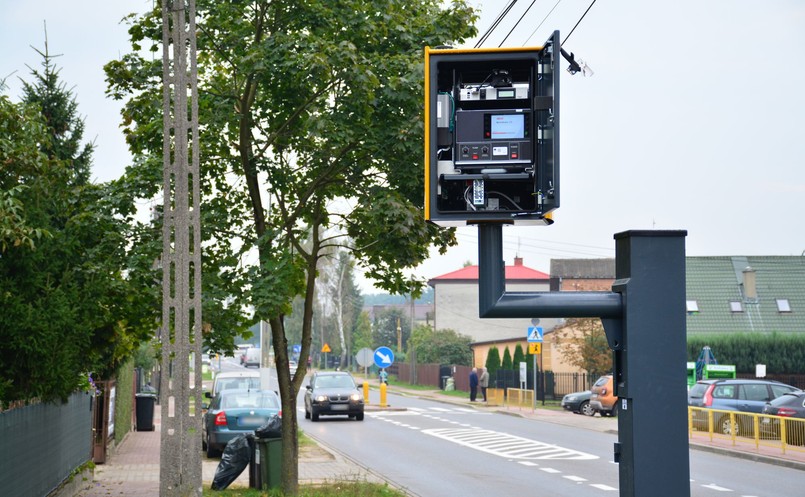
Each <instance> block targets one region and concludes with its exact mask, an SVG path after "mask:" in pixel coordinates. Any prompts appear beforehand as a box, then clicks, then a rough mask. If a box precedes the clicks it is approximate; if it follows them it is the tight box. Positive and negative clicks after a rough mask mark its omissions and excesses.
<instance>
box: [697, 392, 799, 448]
mask: <svg viewBox="0 0 805 497" xmlns="http://www.w3.org/2000/svg"><path fill="white" fill-rule="evenodd" d="M795 391H797V388H796V387H792V386H791V385H786V384H785V383H780V382H779V381H770V380H750V379H742V378H736V379H721V380H700V381H697V382H696V384H695V385H693V386H692V387H691V388H690V390H689V391H688V405H689V406H692V407H703V408H706V409H717V410H719V411H734V412H737V413H754V414H760V413H761V412H762V411H763V408H764V407H765V406H766V403H767V402H770V401H772V400H773V399H776V398H777V397H779V396H781V395H783V394H785V393H788V392H795ZM706 409H694V410H693V413H692V418H693V419H692V421H693V427H694V428H696V429H699V430H707V429H708V417H709V413H708V412H707V410H706ZM712 414H713V431H715V432H717V433H722V434H724V435H731V434H733V429H734V430H735V434H736V435H750V434H752V433H753V431H754V430H753V429H752V427H753V426H754V420H753V419H752V418H751V417H750V416H738V417H737V418H735V417H733V418H734V419H731V418H730V413H725V412H717V413H712Z"/></svg>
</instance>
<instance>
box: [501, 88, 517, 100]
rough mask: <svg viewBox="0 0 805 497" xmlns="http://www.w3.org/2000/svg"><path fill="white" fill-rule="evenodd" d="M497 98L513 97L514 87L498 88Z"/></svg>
mask: <svg viewBox="0 0 805 497" xmlns="http://www.w3.org/2000/svg"><path fill="white" fill-rule="evenodd" d="M498 98H514V89H511V90H498Z"/></svg>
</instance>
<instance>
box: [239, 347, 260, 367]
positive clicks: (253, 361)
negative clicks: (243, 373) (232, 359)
mask: <svg viewBox="0 0 805 497" xmlns="http://www.w3.org/2000/svg"><path fill="white" fill-rule="evenodd" d="M261 358H262V349H258V348H256V347H252V348H250V349H246V360H245V361H243V365H244V366H246V367H247V368H248V367H249V366H254V367H256V368H259V367H260V359H261Z"/></svg>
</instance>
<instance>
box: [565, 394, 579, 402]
mask: <svg viewBox="0 0 805 497" xmlns="http://www.w3.org/2000/svg"><path fill="white" fill-rule="evenodd" d="M565 399H566V400H567V401H568V402H573V401H574V400H576V396H575V395H568V396H567V397H565Z"/></svg>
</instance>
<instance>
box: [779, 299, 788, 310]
mask: <svg viewBox="0 0 805 497" xmlns="http://www.w3.org/2000/svg"><path fill="white" fill-rule="evenodd" d="M777 312H791V304H790V303H788V299H777Z"/></svg>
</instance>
